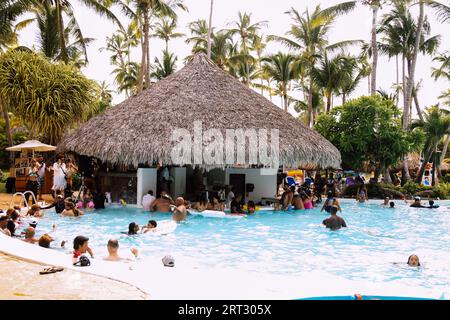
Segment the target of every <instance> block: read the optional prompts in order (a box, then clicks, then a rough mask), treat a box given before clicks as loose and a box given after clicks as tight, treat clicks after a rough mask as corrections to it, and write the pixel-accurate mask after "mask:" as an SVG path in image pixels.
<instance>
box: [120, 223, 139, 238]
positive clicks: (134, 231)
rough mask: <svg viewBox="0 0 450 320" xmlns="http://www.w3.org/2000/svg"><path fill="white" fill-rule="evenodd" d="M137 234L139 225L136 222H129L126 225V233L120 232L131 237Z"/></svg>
mask: <svg viewBox="0 0 450 320" xmlns="http://www.w3.org/2000/svg"><path fill="white" fill-rule="evenodd" d="M138 232H139V225H138V224H137V223H136V222H131V223H130V224H129V225H128V232H122V233H123V234H127V235H129V236H132V235H135V234H137V233H138Z"/></svg>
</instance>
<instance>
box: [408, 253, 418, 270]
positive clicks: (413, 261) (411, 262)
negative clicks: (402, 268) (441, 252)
mask: <svg viewBox="0 0 450 320" xmlns="http://www.w3.org/2000/svg"><path fill="white" fill-rule="evenodd" d="M407 264H408V266H410V267H420V261H419V257H418V256H417V255H415V254H412V255H410V256H409V257H408V262H407Z"/></svg>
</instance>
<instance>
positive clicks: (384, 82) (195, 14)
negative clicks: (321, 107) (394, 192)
mask: <svg viewBox="0 0 450 320" xmlns="http://www.w3.org/2000/svg"><path fill="white" fill-rule="evenodd" d="M340 2H342V1H335V0H322V1H318V0H312V1H307V0H278V1H269V0H215V1H214V13H213V26H214V27H215V28H216V29H222V28H230V25H229V24H230V23H232V22H233V21H235V20H237V16H238V12H239V11H241V12H247V13H251V19H252V21H254V22H257V21H262V20H266V21H268V26H267V27H266V28H263V29H262V30H261V33H262V34H264V35H269V34H274V35H284V34H285V33H286V31H288V30H289V28H290V23H291V21H290V18H289V16H288V15H287V14H285V12H286V11H287V10H289V9H290V8H291V7H292V8H295V9H297V10H298V11H299V12H303V11H305V10H306V8H309V10H310V11H312V10H314V8H315V6H316V5H320V6H321V8H326V7H328V6H331V5H334V4H337V3H340ZM71 3H72V4H73V5H74V12H75V16H76V18H77V20H78V23H79V25H80V28H81V30H82V32H83V35H84V37H90V38H94V39H96V40H95V41H94V42H93V43H92V44H91V45H90V46H89V47H88V59H89V65H88V66H87V67H86V68H83V69H82V71H83V73H84V74H85V75H86V76H87V77H89V78H91V79H95V80H97V81H106V83H107V84H109V85H110V88H111V89H115V84H114V76H113V75H111V72H112V70H113V66H112V65H110V60H109V57H110V52H108V51H106V50H103V51H102V50H100V49H101V48H102V47H104V46H105V41H106V37H107V36H111V34H112V33H113V32H114V31H115V30H116V29H117V27H116V26H115V25H113V23H112V22H110V21H108V20H106V19H105V18H101V17H99V16H98V15H96V14H95V13H94V12H92V11H91V10H89V9H88V8H86V7H85V6H83V5H82V4H81V1H78V0H71ZM184 3H185V4H186V5H187V7H188V9H189V11H188V12H183V11H179V12H178V32H182V33H184V34H186V35H189V30H188V28H187V24H188V23H189V22H191V21H195V20H197V19H206V20H208V17H209V6H210V0H185V1H184ZM388 11H389V7H384V8H383V10H382V11H381V14H380V15H382V14H384V13H387V12H388ZM417 11H418V10H417V8H413V9H412V12H413V14H414V16H416V15H417ZM113 12H114V13H116V15H117V16H118V17H119V19H120V20H121V23H122V24H123V25H125V26H126V25H127V24H128V20H127V19H126V18H125V17H124V16H123V15H122V14H121V13H120V12H119V10H117V9H113ZM427 14H428V17H429V20H430V22H431V35H435V34H441V35H442V40H441V45H440V48H439V52H444V51H446V50H449V49H450V48H449V45H448V43H449V40H450V33H449V32H448V27H449V25H448V24H441V23H439V22H437V21H436V19H435V18H434V15H433V11H432V10H431V9H427ZM371 18H372V14H371V10H370V9H369V8H368V7H366V6H363V5H358V7H357V8H356V10H354V11H353V12H351V13H350V14H347V15H344V16H340V17H339V18H338V19H337V20H336V22H335V24H334V26H333V27H332V29H331V31H330V33H329V42H330V43H333V42H338V41H342V40H349V39H361V40H365V41H367V42H369V41H370V30H371ZM36 30H37V27H36V25H35V24H31V25H30V26H28V27H27V28H26V29H24V30H23V31H21V33H20V38H19V41H20V44H21V45H25V46H29V47H31V46H32V45H33V44H35V43H36V37H37V31H36ZM163 48H164V43H163V41H161V40H158V39H154V38H152V39H151V41H150V55H151V58H150V59H151V61H153V60H154V58H155V57H156V56H158V57H160V56H161V55H162V50H163ZM169 50H170V51H172V52H175V53H176V55H177V56H178V62H177V69H180V68H181V67H182V66H183V60H184V57H186V56H187V55H189V54H190V51H191V46H190V45H187V44H186V43H185V42H184V39H183V38H182V39H175V40H172V41H171V42H170V43H169ZM355 50H356V49H355ZM278 51H287V49H286V48H285V47H284V46H283V45H281V44H279V43H275V42H272V43H269V45H268V47H267V49H266V52H267V53H268V54H271V53H276V52H278ZM355 53H356V51H355ZM131 57H132V60H134V61H140V48H139V47H138V48H135V49H134V50H133V52H132V56H131ZM419 59H420V60H419V61H418V63H417V69H416V77H415V78H416V81H421V82H422V87H421V89H420V91H419V101H420V104H421V107H422V108H423V107H424V106H425V107H426V106H430V105H432V104H435V103H436V102H437V97H438V96H439V95H440V94H441V92H442V91H444V90H446V89H447V88H448V87H449V84H448V82H446V81H444V80H439V81H434V80H433V79H432V78H431V75H430V74H431V71H430V69H431V67H432V66H438V64H436V63H434V62H432V61H431V59H432V58H431V57H427V56H422V55H421V56H420V57H419ZM395 70H396V69H395V60H389V59H388V58H387V57H384V56H380V58H379V61H378V72H377V78H378V79H377V88H382V89H384V90H390V89H391V86H392V84H393V83H395V78H396V71H395ZM367 93H368V83H367V80H363V81H362V82H361V83H360V85H359V87H358V88H357V90H356V91H355V92H354V93H353V94H352V95H351V97H358V96H360V95H364V94H367ZM293 95H294V96H297V97H300V96H298V94H297V93H293ZM124 99H125V95H124V94H121V95H119V94H117V93H116V92H115V93H114V94H113V102H114V103H119V102H121V101H123V100H124ZM340 101H341V98H335V105H338V104H340ZM273 102H274V103H275V104H277V105H279V106H280V105H281V101H280V98H279V97H274V98H273ZM400 103H401V102H400ZM290 112H291V113H292V114H293V115H296V113H295V111H294V110H290Z"/></svg>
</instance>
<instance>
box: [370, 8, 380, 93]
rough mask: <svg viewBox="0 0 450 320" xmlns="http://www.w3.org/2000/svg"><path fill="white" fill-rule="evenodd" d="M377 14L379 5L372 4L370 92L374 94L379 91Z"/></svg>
mask: <svg viewBox="0 0 450 320" xmlns="http://www.w3.org/2000/svg"><path fill="white" fill-rule="evenodd" d="M377 15H378V5H377V4H374V5H373V6H372V43H371V46H372V72H371V82H370V94H371V95H374V94H376V92H377V64H378V47H377Z"/></svg>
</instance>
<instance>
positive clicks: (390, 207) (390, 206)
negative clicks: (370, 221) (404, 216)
mask: <svg viewBox="0 0 450 320" xmlns="http://www.w3.org/2000/svg"><path fill="white" fill-rule="evenodd" d="M394 208H395V202H394V201H391V202H389V209H394Z"/></svg>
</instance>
